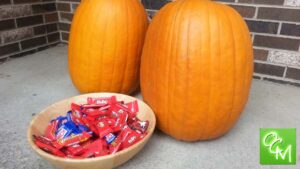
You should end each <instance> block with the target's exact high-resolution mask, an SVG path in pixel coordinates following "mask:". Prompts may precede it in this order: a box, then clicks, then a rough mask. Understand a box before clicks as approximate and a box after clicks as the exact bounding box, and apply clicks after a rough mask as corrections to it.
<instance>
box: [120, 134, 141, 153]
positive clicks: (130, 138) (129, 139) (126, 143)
mask: <svg viewBox="0 0 300 169" xmlns="http://www.w3.org/2000/svg"><path fill="white" fill-rule="evenodd" d="M142 138H143V135H141V134H139V133H137V132H135V131H131V132H129V133H128V134H127V135H126V136H124V140H123V142H122V149H126V148H128V147H130V146H132V145H133V144H135V143H137V142H138V141H140V140H141V139H142Z"/></svg>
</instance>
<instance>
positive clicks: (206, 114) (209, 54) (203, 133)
mask: <svg viewBox="0 0 300 169" xmlns="http://www.w3.org/2000/svg"><path fill="white" fill-rule="evenodd" d="M205 4H206V8H205V10H207V12H206V13H205V14H206V20H207V22H208V24H207V27H208V28H207V30H210V12H209V11H210V8H209V4H210V3H205ZM210 33H211V31H209V33H208V38H207V39H208V40H209V43H207V44H209V53H208V54H207V55H208V56H209V58H208V60H209V64H208V65H209V70H210V69H211V66H210V63H211V52H210V51H211V40H210V38H211V36H210ZM201 44H202V43H201ZM205 73H207V72H205ZM208 81H209V85H208V86H209V87H208V91H209V92H208V93H209V94H208V100H210V98H211V93H212V92H211V88H212V87H211V72H210V71H209V80H208ZM210 104H211V101H210V102H208V107H207V111H205V113H204V114H205V116H206V118H207V117H208V116H210V107H211V105H210ZM207 123H208V122H207V121H205V123H204V126H203V128H202V131H201V133H202V134H201V135H200V136H199V137H200V138H202V137H203V135H205V130H206V128H207Z"/></svg>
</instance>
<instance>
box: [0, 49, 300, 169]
mask: <svg viewBox="0 0 300 169" xmlns="http://www.w3.org/2000/svg"><path fill="white" fill-rule="evenodd" d="M78 94H79V93H78V92H77V91H76V89H75V88H74V87H73V85H72V83H71V81H70V79H69V76H68V71H67V47H66V46H65V45H60V46H57V47H54V48H51V49H48V50H45V51H42V52H39V53H36V54H33V55H29V56H25V57H23V58H18V59H13V60H11V61H8V62H6V63H4V64H1V65H0V107H1V110H0V115H1V118H0V150H1V153H0V168H1V169H2V168H9V169H37V168H43V169H50V168H53V167H52V166H51V165H49V164H48V163H47V162H45V161H44V160H43V159H41V158H39V157H38V156H37V155H36V154H35V153H34V152H33V151H32V150H31V149H30V147H29V145H28V143H27V141H26V130H27V126H28V123H29V122H30V120H31V119H32V118H33V116H34V115H35V114H36V113H38V112H39V111H40V110H42V109H43V108H45V107H46V106H48V105H50V104H52V103H54V102H56V101H59V100H61V99H64V98H67V97H70V96H74V95H78ZM138 97H141V96H140V95H138ZM261 127H275V128H279V127H293V128H295V127H296V128H297V129H298V131H297V135H298V136H299V133H300V88H297V87H293V86H288V85H280V84H274V83H269V82H262V81H256V80H254V82H253V86H252V90H251V96H250V99H249V102H248V104H247V107H246V109H245V111H244V113H243V114H242V116H241V118H240V120H239V121H238V123H237V125H236V126H235V127H234V128H233V129H232V130H231V132H230V133H228V134H227V135H225V136H224V137H222V138H220V139H217V140H213V141H204V142H197V143H185V142H181V141H176V140H174V139H172V138H170V137H168V136H166V135H165V134H163V133H161V132H159V131H156V132H155V134H154V135H153V137H152V138H151V140H150V142H149V143H148V144H147V145H146V147H145V148H144V149H143V150H142V151H141V152H140V153H139V154H138V155H137V156H136V157H135V158H133V159H132V160H130V161H129V162H127V163H126V164H124V165H122V166H121V167H120V168H121V169H130V168H147V169H148V168H150V169H151V168H153V169H154V168H155V169H169V168H170V169H171V168H172V169H174V168H195V169H198V168H205V169H210V168H249V169H250V168H251V169H254V168H275V169H279V168H300V167H299V165H300V164H299V163H300V161H299V159H300V156H299V155H300V138H298V140H297V143H298V147H297V152H298V155H297V159H298V161H297V162H298V166H261V165H260V164H259V128H261Z"/></svg>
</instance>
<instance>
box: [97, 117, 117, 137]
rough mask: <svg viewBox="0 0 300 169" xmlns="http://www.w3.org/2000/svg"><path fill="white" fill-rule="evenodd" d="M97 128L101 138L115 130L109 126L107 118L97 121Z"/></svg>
mask: <svg viewBox="0 0 300 169" xmlns="http://www.w3.org/2000/svg"><path fill="white" fill-rule="evenodd" d="M96 128H97V130H98V135H99V137H100V138H103V137H104V136H106V135H107V134H109V133H111V132H113V130H112V129H111V128H110V127H109V125H108V123H107V122H106V120H105V119H104V120H101V121H99V122H97V125H96Z"/></svg>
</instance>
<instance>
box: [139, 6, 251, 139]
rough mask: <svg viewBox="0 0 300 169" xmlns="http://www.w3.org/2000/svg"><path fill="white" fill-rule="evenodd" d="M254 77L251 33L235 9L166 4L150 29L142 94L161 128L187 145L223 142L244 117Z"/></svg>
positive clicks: (143, 56)
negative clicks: (208, 141) (211, 141)
mask: <svg viewBox="0 0 300 169" xmlns="http://www.w3.org/2000/svg"><path fill="white" fill-rule="evenodd" d="M252 74H253V51H252V44H251V38H250V34H249V31H248V28H247V25H246V24H245V22H244V20H243V19H242V17H241V16H240V15H239V14H238V13H237V12H236V11H235V10H234V9H232V8H231V7H229V6H226V5H223V4H219V3H215V2H212V1H209V0H178V1H175V2H171V3H169V4H167V5H166V6H164V7H163V8H162V9H161V10H160V11H159V12H158V13H157V15H156V16H155V17H154V19H153V21H152V23H151V24H150V26H149V28H148V32H147V35H146V39H145V44H144V49H143V54H142V61H141V90H142V95H143V98H144V100H145V101H146V102H147V103H148V104H149V105H150V106H151V107H152V108H153V110H154V111H155V113H156V116H157V120H158V128H159V129H161V130H162V131H163V132H165V133H167V134H169V135H171V136H173V137H175V138H177V139H180V140H185V141H197V140H207V139H214V138H217V137H219V136H221V135H223V134H224V133H226V132H227V131H228V130H229V129H230V128H232V126H233V125H234V124H235V122H236V121H237V119H238V118H239V116H240V114H241V112H242V111H243V109H244V106H245V104H246V102H247V98H248V95H249V90H250V85H251V79H252Z"/></svg>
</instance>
